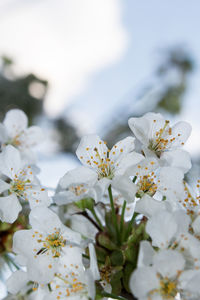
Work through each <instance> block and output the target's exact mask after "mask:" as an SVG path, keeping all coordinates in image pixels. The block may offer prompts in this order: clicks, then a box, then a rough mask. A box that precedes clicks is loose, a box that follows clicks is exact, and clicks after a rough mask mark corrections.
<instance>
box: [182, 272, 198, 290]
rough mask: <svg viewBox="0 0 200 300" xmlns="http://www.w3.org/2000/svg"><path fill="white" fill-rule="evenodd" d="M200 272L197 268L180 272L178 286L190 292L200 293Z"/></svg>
mask: <svg viewBox="0 0 200 300" xmlns="http://www.w3.org/2000/svg"><path fill="white" fill-rule="evenodd" d="M199 281H200V272H199V271H197V270H187V271H184V272H183V273H181V275H180V277H179V286H180V287H181V288H182V289H184V290H186V291H190V292H191V293H192V294H193V293H197V294H200V291H199Z"/></svg>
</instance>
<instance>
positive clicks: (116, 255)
mask: <svg viewBox="0 0 200 300" xmlns="http://www.w3.org/2000/svg"><path fill="white" fill-rule="evenodd" d="M110 260H111V263H112V265H113V266H123V264H124V262H125V257H124V254H123V252H122V250H120V249H119V250H115V251H113V252H112V254H111V256H110Z"/></svg>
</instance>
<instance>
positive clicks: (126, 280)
mask: <svg viewBox="0 0 200 300" xmlns="http://www.w3.org/2000/svg"><path fill="white" fill-rule="evenodd" d="M135 268H136V266H134V265H133V264H130V263H128V264H127V265H126V266H125V268H124V269H123V278H122V282H123V286H124V288H125V289H126V291H127V292H128V293H130V288H129V281H130V276H131V274H132V273H133V271H134V269H135Z"/></svg>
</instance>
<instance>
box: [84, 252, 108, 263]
mask: <svg viewBox="0 0 200 300" xmlns="http://www.w3.org/2000/svg"><path fill="white" fill-rule="evenodd" d="M82 256H83V257H85V258H87V259H89V260H90V257H89V255H86V254H84V253H83V254H82ZM97 261H98V263H99V264H104V263H105V261H103V260H100V259H98V258H97Z"/></svg>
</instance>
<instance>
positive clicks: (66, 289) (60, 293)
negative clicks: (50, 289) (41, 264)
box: [55, 272, 86, 299]
mask: <svg viewBox="0 0 200 300" xmlns="http://www.w3.org/2000/svg"><path fill="white" fill-rule="evenodd" d="M55 276H56V277H57V278H58V279H59V280H61V282H62V284H61V285H59V284H57V285H56V286H55V288H56V291H57V296H56V299H61V298H65V297H69V296H75V295H73V294H75V293H81V294H82V293H86V289H85V284H84V283H83V282H81V281H79V280H78V276H77V274H75V273H74V272H70V273H68V274H66V275H65V276H62V275H61V274H60V273H59V274H56V275H55ZM63 283H64V285H63Z"/></svg>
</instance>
